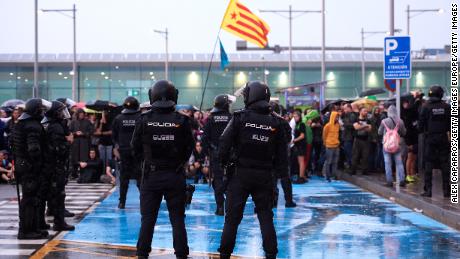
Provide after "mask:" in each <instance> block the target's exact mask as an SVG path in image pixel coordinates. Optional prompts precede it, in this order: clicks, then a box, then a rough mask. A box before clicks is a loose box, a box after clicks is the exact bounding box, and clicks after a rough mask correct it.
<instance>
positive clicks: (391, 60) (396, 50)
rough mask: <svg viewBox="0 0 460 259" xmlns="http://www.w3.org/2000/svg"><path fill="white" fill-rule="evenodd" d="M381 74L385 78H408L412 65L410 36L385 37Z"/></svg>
mask: <svg viewBox="0 0 460 259" xmlns="http://www.w3.org/2000/svg"><path fill="white" fill-rule="evenodd" d="M384 43H385V44H384V48H383V52H384V60H385V64H384V66H383V75H384V78H385V79H408V78H410V77H411V72H412V66H411V56H410V37H409V36H402V37H393V36H392V37H386V38H385V41H384Z"/></svg>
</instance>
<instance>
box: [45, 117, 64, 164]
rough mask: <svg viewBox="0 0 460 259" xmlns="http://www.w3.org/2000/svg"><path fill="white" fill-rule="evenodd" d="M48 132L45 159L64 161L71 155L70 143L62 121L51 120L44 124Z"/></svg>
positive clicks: (50, 161) (52, 161) (48, 160)
mask: <svg viewBox="0 0 460 259" xmlns="http://www.w3.org/2000/svg"><path fill="white" fill-rule="evenodd" d="M43 128H44V129H45V133H46V149H45V159H46V161H47V162H48V163H55V162H61V163H62V162H64V161H66V160H67V158H68V156H69V149H70V145H69V143H68V142H67V139H66V130H65V128H64V125H63V123H62V122H59V121H51V122H48V123H45V124H43Z"/></svg>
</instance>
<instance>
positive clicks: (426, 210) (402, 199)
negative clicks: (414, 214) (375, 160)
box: [340, 173, 460, 231]
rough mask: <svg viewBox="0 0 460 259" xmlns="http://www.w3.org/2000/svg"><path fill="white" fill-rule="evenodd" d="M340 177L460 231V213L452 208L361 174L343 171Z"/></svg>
mask: <svg viewBox="0 0 460 259" xmlns="http://www.w3.org/2000/svg"><path fill="white" fill-rule="evenodd" d="M340 179H343V180H345V181H347V182H349V183H352V184H354V185H356V186H358V187H361V188H363V189H366V190H368V191H370V192H372V193H375V194H377V195H379V196H382V197H384V198H386V199H389V200H391V201H392V202H396V203H398V204H399V205H402V206H404V207H406V208H408V209H411V210H414V211H420V210H421V211H422V212H421V213H422V214H423V215H426V216H428V217H430V218H432V219H434V220H436V221H439V222H441V223H443V224H445V225H447V226H449V227H452V228H454V229H456V230H459V231H460V215H459V214H456V213H454V212H452V211H450V210H446V209H444V208H442V207H439V206H436V205H433V204H431V203H430V202H428V201H425V200H423V199H419V198H416V197H414V196H413V195H410V194H406V193H397V192H396V191H395V190H393V189H391V188H388V187H385V186H383V185H380V184H378V183H375V182H373V181H369V180H366V179H364V178H362V177H359V176H352V175H349V174H347V173H341V174H340Z"/></svg>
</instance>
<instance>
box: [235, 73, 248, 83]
mask: <svg viewBox="0 0 460 259" xmlns="http://www.w3.org/2000/svg"><path fill="white" fill-rule="evenodd" d="M247 81H248V79H247V76H246V74H245V73H244V72H243V71H240V72H239V73H238V74H237V75H236V81H235V83H236V85H244V84H245V83H246V82H247Z"/></svg>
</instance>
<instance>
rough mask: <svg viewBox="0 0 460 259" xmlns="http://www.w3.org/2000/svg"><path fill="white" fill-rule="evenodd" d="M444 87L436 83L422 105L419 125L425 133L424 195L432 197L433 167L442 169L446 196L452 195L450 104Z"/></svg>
mask: <svg viewBox="0 0 460 259" xmlns="http://www.w3.org/2000/svg"><path fill="white" fill-rule="evenodd" d="M443 95H444V89H443V88H442V87H441V86H439V85H434V86H432V87H431V88H430V91H429V93H428V97H429V99H428V102H427V103H425V104H424V105H423V106H422V109H421V111H420V115H419V116H420V117H419V122H418V126H419V129H420V130H421V131H422V132H423V133H424V134H425V143H424V147H425V186H424V192H423V193H422V196H425V197H431V195H432V193H431V188H432V179H433V169H434V168H438V169H441V171H442V187H443V191H444V197H449V195H450V175H449V172H450V167H449V161H450V140H449V138H450V105H449V104H447V103H446V102H444V101H443V100H442V97H443Z"/></svg>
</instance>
